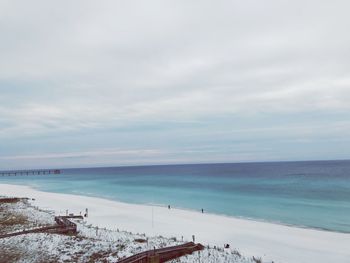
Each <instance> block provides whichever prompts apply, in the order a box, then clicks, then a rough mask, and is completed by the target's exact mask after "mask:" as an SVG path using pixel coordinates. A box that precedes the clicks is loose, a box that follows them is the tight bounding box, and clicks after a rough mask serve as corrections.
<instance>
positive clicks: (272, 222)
mask: <svg viewBox="0 0 350 263" xmlns="http://www.w3.org/2000/svg"><path fill="white" fill-rule="evenodd" d="M1 184H5V185H6V184H8V185H18V186H26V187H29V188H31V189H33V190H35V191H39V192H44V193H55V194H63V195H73V196H85V197H91V198H97V199H102V200H108V201H112V202H116V203H124V204H130V205H141V206H148V207H152V206H153V207H161V208H167V205H166V204H160V203H137V202H125V201H123V200H119V199H113V198H110V197H108V196H97V195H93V194H91V195H90V194H89V193H80V192H73V193H60V192H54V191H47V190H43V189H40V188H39V187H35V186H27V185H25V184H9V183H1V182H0V185H1ZM171 209H177V210H182V211H188V212H195V213H201V212H200V210H196V209H192V208H187V207H178V206H171ZM204 213H205V214H209V215H216V216H220V217H227V218H233V219H240V220H248V221H253V222H258V223H269V224H273V225H280V226H285V227H292V228H300V229H309V230H318V231H325V232H330V233H339V234H350V231H340V230H332V229H330V228H322V227H317V226H307V225H301V224H300V225H298V224H292V223H285V222H281V221H277V220H276V221H274V220H268V219H263V218H253V217H245V216H238V215H230V214H225V213H215V212H211V211H206V210H204Z"/></svg>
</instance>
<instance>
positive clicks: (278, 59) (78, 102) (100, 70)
mask: <svg viewBox="0 0 350 263" xmlns="http://www.w3.org/2000/svg"><path fill="white" fill-rule="evenodd" d="M349 7H350V5H349V3H348V2H347V1H333V2H332V3H330V2H320V1H307V2H305V1H292V2H291V1H264V2H261V1H244V2H242V1H216V2H215V3H213V2H212V1H201V2H200V3H199V2H196V1H166V2H164V1H147V2H144V1H74V2H71V1H60V2H59V3H55V4H53V3H51V2H47V1H39V0H38V1H31V2H25V3H24V2H22V1H1V3H0V34H1V41H0V57H1V59H0V139H3V140H5V139H6V140H13V141H15V140H17V139H18V138H21V137H26V138H30V137H38V136H53V134H54V136H55V139H57V138H58V139H59V134H60V133H67V132H68V133H69V132H72V133H78V132H79V131H81V130H84V129H85V130H89V129H99V130H103V129H111V128H116V127H126V126H132V124H135V123H136V124H137V123H139V122H149V123H152V122H157V121H164V120H169V121H173V122H174V123H175V122H178V123H184V122H198V121H204V122H205V121H206V120H207V119H215V118H217V117H218V116H231V117H232V118H234V116H240V117H246V118H254V117H253V116H257V115H259V114H268V115H276V116H280V115H281V114H287V115H293V114H303V113H304V114H305V115H307V114H308V113H310V112H319V113H320V114H319V115H322V113H323V112H325V113H334V114H335V115H337V114H339V116H340V115H341V116H343V114H344V113H346V112H348V111H349V105H350V103H349V99H350V89H349V85H350V82H349V79H350V75H349V72H350V53H349V52H348V47H349V46H350V36H349V34H348V33H347V31H348V28H349V25H350V19H349V16H348V14H347V10H348V9H349ZM276 118H278V117H276ZM330 121H332V120H330ZM257 122H259V120H257ZM257 125H258V124H257ZM300 125H304V124H303V123H300ZM242 128H244V127H242ZM256 128H257V129H259V128H261V127H256ZM221 129H224V130H225V128H224V127H221ZM274 132H277V130H275V131H274ZM271 134H273V131H271ZM57 136H58V137H57ZM116 136H117V135H116ZM169 139H170V138H169ZM203 140H205V138H203ZM134 146H135V145H134Z"/></svg>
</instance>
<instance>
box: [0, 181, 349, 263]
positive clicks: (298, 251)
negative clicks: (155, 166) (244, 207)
mask: <svg viewBox="0 0 350 263" xmlns="http://www.w3.org/2000/svg"><path fill="white" fill-rule="evenodd" d="M0 195H7V196H10V195H12V196H20V197H28V198H35V201H34V202H35V205H37V206H39V207H41V208H44V209H50V210H54V211H55V213H56V214H61V215H62V214H65V213H66V210H67V209H68V211H69V212H73V213H77V214H79V213H80V212H84V211H85V208H88V209H89V217H88V218H87V222H88V224H92V225H94V226H99V227H106V228H108V229H117V228H118V229H121V230H126V231H132V232H134V233H145V234H147V235H150V236H155V235H163V236H166V237H177V238H178V239H179V240H181V237H182V236H183V238H184V240H191V239H192V235H195V238H196V242H201V243H203V245H208V244H209V245H210V246H214V245H215V246H220V247H222V246H223V245H224V244H226V243H228V244H230V245H231V247H232V248H236V249H238V250H239V251H240V252H242V253H243V254H244V255H245V256H261V257H262V258H263V260H264V262H266V261H270V262H271V261H274V262H275V263H277V262H300V263H302V262H305V263H306V262H330V261H332V262H348V260H349V258H350V251H348V247H350V234H348V233H340V232H333V231H324V230H318V229H311V228H300V227H294V226H288V225H281V224H275V223H270V222H263V221H254V220H250V219H241V218H237V217H231V216H225V215H217V214H209V213H204V214H202V213H201V212H196V211H193V210H183V209H178V208H171V209H170V210H169V209H168V208H167V207H163V206H154V205H153V206H150V205H140V204H129V203H123V202H120V201H111V200H108V199H103V198H98V197H89V196H82V195H76V194H59V193H52V192H43V191H40V190H36V189H33V188H30V187H28V186H23V185H12V184H0Z"/></svg>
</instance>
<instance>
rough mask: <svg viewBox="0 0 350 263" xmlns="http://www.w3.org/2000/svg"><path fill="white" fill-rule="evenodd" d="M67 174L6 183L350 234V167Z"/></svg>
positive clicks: (161, 168) (232, 166) (163, 168)
mask: <svg viewBox="0 0 350 263" xmlns="http://www.w3.org/2000/svg"><path fill="white" fill-rule="evenodd" d="M61 172H62V173H61V174H50V175H29V176H11V177H7V176H4V177H1V176H0V183H10V184H21V185H28V186H31V187H33V188H35V189H38V190H41V191H48V192H56V193H69V194H77V195H86V196H93V197H102V198H106V199H111V200H117V201H122V202H127V203H137V204H152V205H163V206H168V205H170V206H171V207H176V208H182V209H190V210H197V211H201V209H203V210H204V212H205V213H214V214H221V215H225V216H233V217H240V218H247V219H252V220H258V221H267V222H273V223H279V224H284V225H293V226H299V227H306V228H316V229H323V230H327V231H335V232H344V233H350V161H305V162H270V163H227V164H191V165H157V166H134V167H109V168H84V169H62V170H61ZM0 195H1V193H0Z"/></svg>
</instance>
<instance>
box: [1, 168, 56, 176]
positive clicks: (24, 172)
mask: <svg viewBox="0 0 350 263" xmlns="http://www.w3.org/2000/svg"><path fill="white" fill-rule="evenodd" d="M60 173H61V170H59V169H52V170H51V169H48V170H46V169H40V170H21V171H2V172H1V171H0V176H21V175H22V176H23V175H44V174H60Z"/></svg>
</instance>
